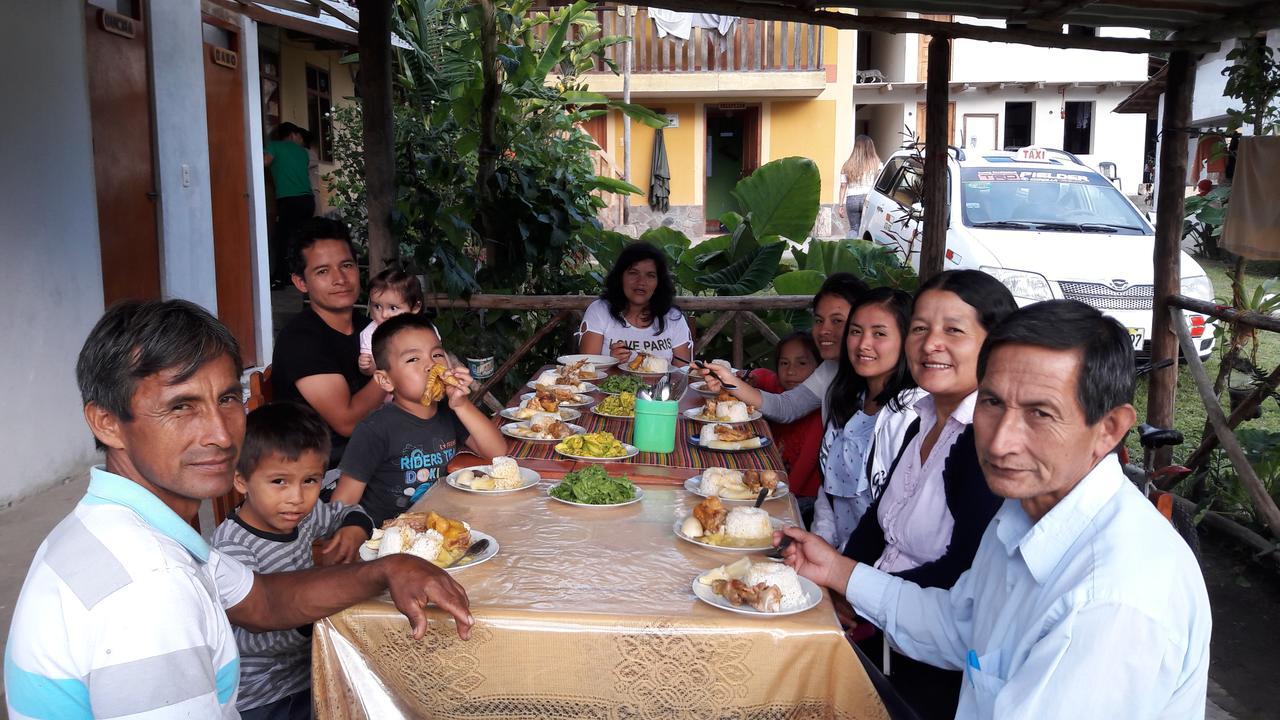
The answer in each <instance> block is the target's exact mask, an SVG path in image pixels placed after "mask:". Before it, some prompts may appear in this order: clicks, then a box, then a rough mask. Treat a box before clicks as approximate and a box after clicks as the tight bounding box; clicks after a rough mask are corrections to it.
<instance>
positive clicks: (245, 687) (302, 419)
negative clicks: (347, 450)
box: [213, 402, 373, 720]
mask: <svg viewBox="0 0 1280 720" xmlns="http://www.w3.org/2000/svg"><path fill="white" fill-rule="evenodd" d="M328 458H329V429H328V427H327V426H326V425H325V423H324V421H323V420H322V419H321V418H320V416H319V415H317V414H316V412H315V411H314V410H312V409H311V408H308V407H305V406H303V405H299V404H296V403H289V402H282V403H275V404H272V405H267V406H264V407H261V408H258V409H257V410H254V411H253V412H251V413H249V416H248V418H247V419H246V427H245V439H244V447H243V449H242V450H241V451H240V458H239V460H238V461H237V463H236V475H235V487H236V490H238V491H239V492H241V493H243V494H244V496H245V498H244V503H243V504H241V505H240V507H239V508H237V509H236V512H235V513H234V514H232V515H231V516H230V517H228V518H227V519H226V520H224V521H223V522H222V524H221V525H219V526H218V528H217V529H216V530H214V533H213V546H214V547H215V548H217V549H218V550H219V551H220V552H222V553H223V554H225V555H229V556H231V557H233V558H235V559H236V560H239V561H240V562H241V563H243V564H244V565H246V566H247V567H248V568H249V569H250V570H253V571H255V572H259V573H278V572H289V571H292V570H305V569H307V568H310V567H312V566H313V564H314V563H313V561H312V557H313V556H312V543H313V542H315V541H317V540H321V539H323V538H328V539H327V540H325V541H324V542H323V543H322V544H321V545H320V547H319V549H318V551H317V559H318V560H319V562H320V563H321V564H323V565H329V564H334V563H338V562H349V561H351V560H352V559H354V558H355V557H356V555H357V553H358V551H359V549H360V544H361V543H363V542H364V541H365V540H367V539H368V538H369V535H370V533H371V532H372V530H373V521H371V520H370V519H369V516H368V515H366V514H365V513H364V511H363V510H361V509H360V506H359V505H355V506H346V505H343V504H342V503H340V502H334V503H317V502H316V500H317V499H318V498H319V496H320V488H321V486H322V484H323V482H322V481H323V480H324V471H325V463H326V462H327V460H328ZM234 632H235V636H236V644H237V645H238V646H239V648H240V695H239V698H238V700H237V702H236V707H237V709H238V710H239V711H240V714H241V717H242V718H243V719H244V720H299V719H301V718H310V717H311V626H310V625H307V626H305V627H299V628H296V629H294V630H277V631H274V632H265V633H255V632H249V631H248V630H244V629H242V628H240V627H235V628H234Z"/></svg>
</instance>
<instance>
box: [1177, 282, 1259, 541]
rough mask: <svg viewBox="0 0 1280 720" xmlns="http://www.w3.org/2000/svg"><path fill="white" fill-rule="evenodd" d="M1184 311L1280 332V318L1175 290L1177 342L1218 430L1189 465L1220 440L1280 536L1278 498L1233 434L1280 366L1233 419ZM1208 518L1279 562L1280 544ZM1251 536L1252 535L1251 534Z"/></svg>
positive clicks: (1251, 496) (1255, 503) (1205, 440)
mask: <svg viewBox="0 0 1280 720" xmlns="http://www.w3.org/2000/svg"><path fill="white" fill-rule="evenodd" d="M1183 310H1189V311H1191V312H1194V313H1199V314H1201V315H1207V316H1209V317H1212V318H1215V319H1217V320H1221V321H1225V322H1230V323H1234V324H1238V325H1244V326H1246V327H1250V328H1255V329H1258V330H1269V331H1271V332H1280V319H1277V318H1274V317H1272V316H1270V315H1262V314H1260V313H1255V312H1242V311H1239V310H1236V309H1234V308H1231V307H1224V306H1221V305H1215V304H1213V303H1210V302H1205V301H1203V300H1196V299H1195V298H1189V297H1186V296H1184V295H1173V296H1172V297H1170V298H1169V312H1170V314H1171V315H1172V325H1173V330H1174V332H1175V333H1176V334H1177V336H1178V344H1179V346H1180V347H1181V350H1182V355H1183V357H1184V358H1185V359H1186V361H1187V369H1188V370H1190V371H1191V379H1192V380H1193V381H1194V382H1195V385H1196V390H1197V391H1198V392H1199V393H1200V401H1201V403H1203V405H1204V409H1205V414H1206V416H1207V419H1208V421H1209V426H1210V427H1212V428H1213V435H1212V436H1211V437H1206V438H1203V439H1202V440H1201V442H1200V447H1198V448H1197V449H1196V451H1195V453H1193V454H1192V456H1191V458H1190V459H1189V460H1188V462H1187V465H1188V466H1189V467H1195V465H1196V463H1199V462H1202V461H1203V460H1204V459H1206V458H1207V457H1208V454H1209V452H1210V451H1211V450H1212V449H1213V448H1214V446H1215V445H1218V444H1220V445H1221V446H1222V448H1223V450H1225V451H1226V453H1227V458H1228V459H1229V460H1230V461H1231V465H1232V467H1233V468H1234V469H1235V471H1236V474H1237V476H1238V477H1239V479H1240V484H1241V485H1242V486H1243V487H1244V489H1245V492H1247V493H1248V495H1249V499H1250V500H1252V501H1253V506H1254V509H1255V510H1256V511H1257V513H1258V517H1259V518H1260V519H1261V520H1262V522H1263V523H1264V524H1265V525H1266V526H1267V527H1268V529H1270V530H1271V534H1272V535H1273V536H1274V537H1276V538H1280V508H1278V507H1277V506H1276V502H1275V500H1273V499H1272V497H1271V495H1270V493H1268V492H1267V488H1266V486H1265V485H1263V484H1262V481H1261V479H1259V478H1258V474H1257V472H1256V471H1255V470H1254V469H1253V465H1252V464H1251V463H1250V462H1249V458H1248V457H1246V456H1245V453H1244V449H1243V448H1241V447H1240V442H1239V441H1238V440H1237V439H1236V436H1235V434H1234V430H1235V428H1236V426H1237V425H1239V424H1240V423H1241V422H1242V421H1244V420H1246V419H1248V418H1249V417H1252V414H1253V411H1254V410H1257V409H1258V407H1259V405H1261V403H1262V401H1263V400H1264V399H1266V398H1267V397H1269V396H1270V395H1271V393H1273V392H1274V391H1275V388H1276V382H1277V380H1280V368H1276V369H1275V370H1273V371H1272V372H1271V375H1270V376H1269V377H1268V378H1267V379H1266V380H1264V381H1263V382H1262V383H1260V384H1259V385H1258V386H1257V387H1256V388H1254V391H1253V393H1252V394H1250V396H1249V397H1247V398H1245V400H1244V402H1242V403H1241V404H1240V405H1239V407H1237V408H1236V409H1235V410H1234V411H1233V412H1232V413H1231V417H1230V418H1228V417H1227V416H1226V414H1225V413H1224V412H1223V411H1222V405H1221V401H1220V400H1219V399H1218V396H1217V395H1216V394H1215V393H1214V389H1213V382H1212V381H1211V380H1210V379H1209V375H1208V373H1207V372H1205V369H1204V365H1203V364H1202V363H1201V362H1200V353H1199V350H1198V349H1197V347H1196V346H1195V343H1194V341H1193V340H1192V339H1191V334H1190V332H1188V330H1187V324H1186V322H1185V321H1184V320H1183V319H1182V311H1183ZM1205 519H1206V521H1210V522H1213V521H1217V523H1216V524H1217V525H1218V526H1219V529H1222V530H1225V531H1226V532H1228V533H1230V534H1232V535H1233V536H1235V537H1236V538H1238V539H1241V540H1244V541H1246V542H1249V543H1250V544H1252V545H1254V546H1255V547H1258V548H1259V551H1260V552H1265V553H1266V554H1269V555H1271V556H1272V557H1273V558H1274V559H1276V561H1277V562H1280V552H1278V551H1277V548H1278V547H1280V546H1277V545H1276V544H1275V543H1274V542H1270V541H1267V540H1266V539H1265V538H1261V537H1260V536H1257V535H1256V534H1255V533H1252V532H1251V531H1249V530H1248V529H1246V528H1242V527H1239V526H1235V527H1231V526H1230V525H1233V524H1224V523H1222V522H1221V521H1222V518H1221V517H1218V516H1216V515H1215V514H1214V513H1206V515H1205ZM1251 535H1252V537H1250V536H1251Z"/></svg>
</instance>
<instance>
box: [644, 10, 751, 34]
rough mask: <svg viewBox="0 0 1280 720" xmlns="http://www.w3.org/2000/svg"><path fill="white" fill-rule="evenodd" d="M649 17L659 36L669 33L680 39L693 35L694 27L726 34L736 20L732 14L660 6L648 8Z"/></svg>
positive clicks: (730, 30)
mask: <svg viewBox="0 0 1280 720" xmlns="http://www.w3.org/2000/svg"><path fill="white" fill-rule="evenodd" d="M649 19H650V20H653V25H654V27H655V28H657V31H658V37H659V38H665V37H666V36H668V35H671V36H672V37H677V38H680V39H681V40H688V39H689V38H690V37H691V36H692V35H693V28H696V27H700V28H710V29H714V30H715V31H716V32H718V33H720V34H721V35H728V34H729V33H730V32H732V31H733V24H734V23H735V22H737V20H738V18H737V17H735V16H733V15H713V14H711V13H685V12H676V11H674V10H663V9H662V8H649Z"/></svg>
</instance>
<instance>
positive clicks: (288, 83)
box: [280, 33, 356, 206]
mask: <svg viewBox="0 0 1280 720" xmlns="http://www.w3.org/2000/svg"><path fill="white" fill-rule="evenodd" d="M281 35H282V36H283V33H281ZM342 55H343V53H342V52H340V51H338V50H325V51H321V50H314V49H312V47H311V45H310V44H307V43H297V42H290V41H289V40H286V39H284V38H283V37H282V38H281V41H280V120H281V122H286V121H287V122H291V123H293V124H295V125H298V126H299V127H304V128H305V127H307V66H308V65H311V66H313V67H317V68H320V69H322V70H327V71H328V72H329V95H330V97H331V98H332V102H333V106H334V107H337V106H338V105H342V104H344V103H351V102H354V97H355V94H356V92H355V84H354V83H353V82H352V81H351V70H352V68H353V67H354V66H352V65H341V64H339V63H338V61H339V60H340V59H341V58H342ZM333 168H334V164H333V163H328V162H321V163H320V177H321V178H323V177H324V176H325V175H327V174H328V173H330V172H332V171H333ZM322 184H323V182H322ZM320 194H321V198H320V202H321V205H322V206H326V205H328V188H322V189H321V193H320Z"/></svg>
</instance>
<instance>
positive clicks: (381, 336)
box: [333, 313, 507, 527]
mask: <svg viewBox="0 0 1280 720" xmlns="http://www.w3.org/2000/svg"><path fill="white" fill-rule="evenodd" d="M373 359H374V364H375V365H376V366H377V368H378V369H377V371H375V372H374V374H373V381H374V382H376V383H378V385H379V386H380V387H381V388H382V389H383V390H385V391H387V392H389V393H391V402H389V403H387V404H386V405H383V406H382V407H380V408H378V409H377V410H375V411H373V412H372V413H370V414H369V416H368V417H366V418H365V419H364V420H361V421H360V423H359V424H358V425H356V429H355V432H353V433H351V441H350V442H349V443H347V450H346V452H345V453H343V455H342V461H341V462H339V463H338V469H339V470H340V471H341V473H342V475H341V476H340V477H339V478H338V487H337V489H336V490H334V491H333V500H334V501H342V502H344V503H347V504H349V505H354V504H356V503H359V504H360V507H362V508H364V510H365V512H367V513H369V517H371V518H373V522H374V526H375V527H381V526H382V524H383V523H384V522H386V521H387V520H389V519H391V518H394V517H395V516H397V515H399V514H400V513H403V512H405V511H406V510H408V509H409V508H410V507H412V506H413V503H414V502H415V501H417V499H418V498H420V497H422V494H423V493H425V492H426V491H427V490H429V489H430V488H431V486H432V485H434V484H435V482H436V481H437V480H439V479H440V478H441V477H443V476H444V473H445V468H446V467H447V466H448V464H449V461H450V460H452V459H453V456H454V455H457V454H458V453H459V452H460V451H462V450H463V449H469V450H471V451H472V452H475V453H476V454H477V455H480V456H481V457H484V458H492V457H495V456H498V455H505V454H506V452H507V441H506V439H505V438H503V437H502V433H500V432H498V428H496V427H494V424H493V423H492V422H490V421H489V418H487V417H485V415H484V413H482V412H480V409H479V408H477V407H476V406H475V405H474V404H473V403H472V402H471V397H470V392H471V383H472V380H471V374H470V373H468V372H467V370H466V368H462V367H449V364H450V362H449V359H448V354H447V353H446V352H445V349H444V348H443V347H441V346H440V336H439V335H438V334H437V333H436V329H435V327H434V326H433V325H432V324H431V321H430V320H427V319H426V318H424V317H423V316H421V315H414V314H411V313H405V314H404V315H396V316H395V317H393V318H390V319H389V320H387V321H386V322H384V323H382V324H381V325H379V326H378V329H377V330H375V331H374V333H373Z"/></svg>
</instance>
